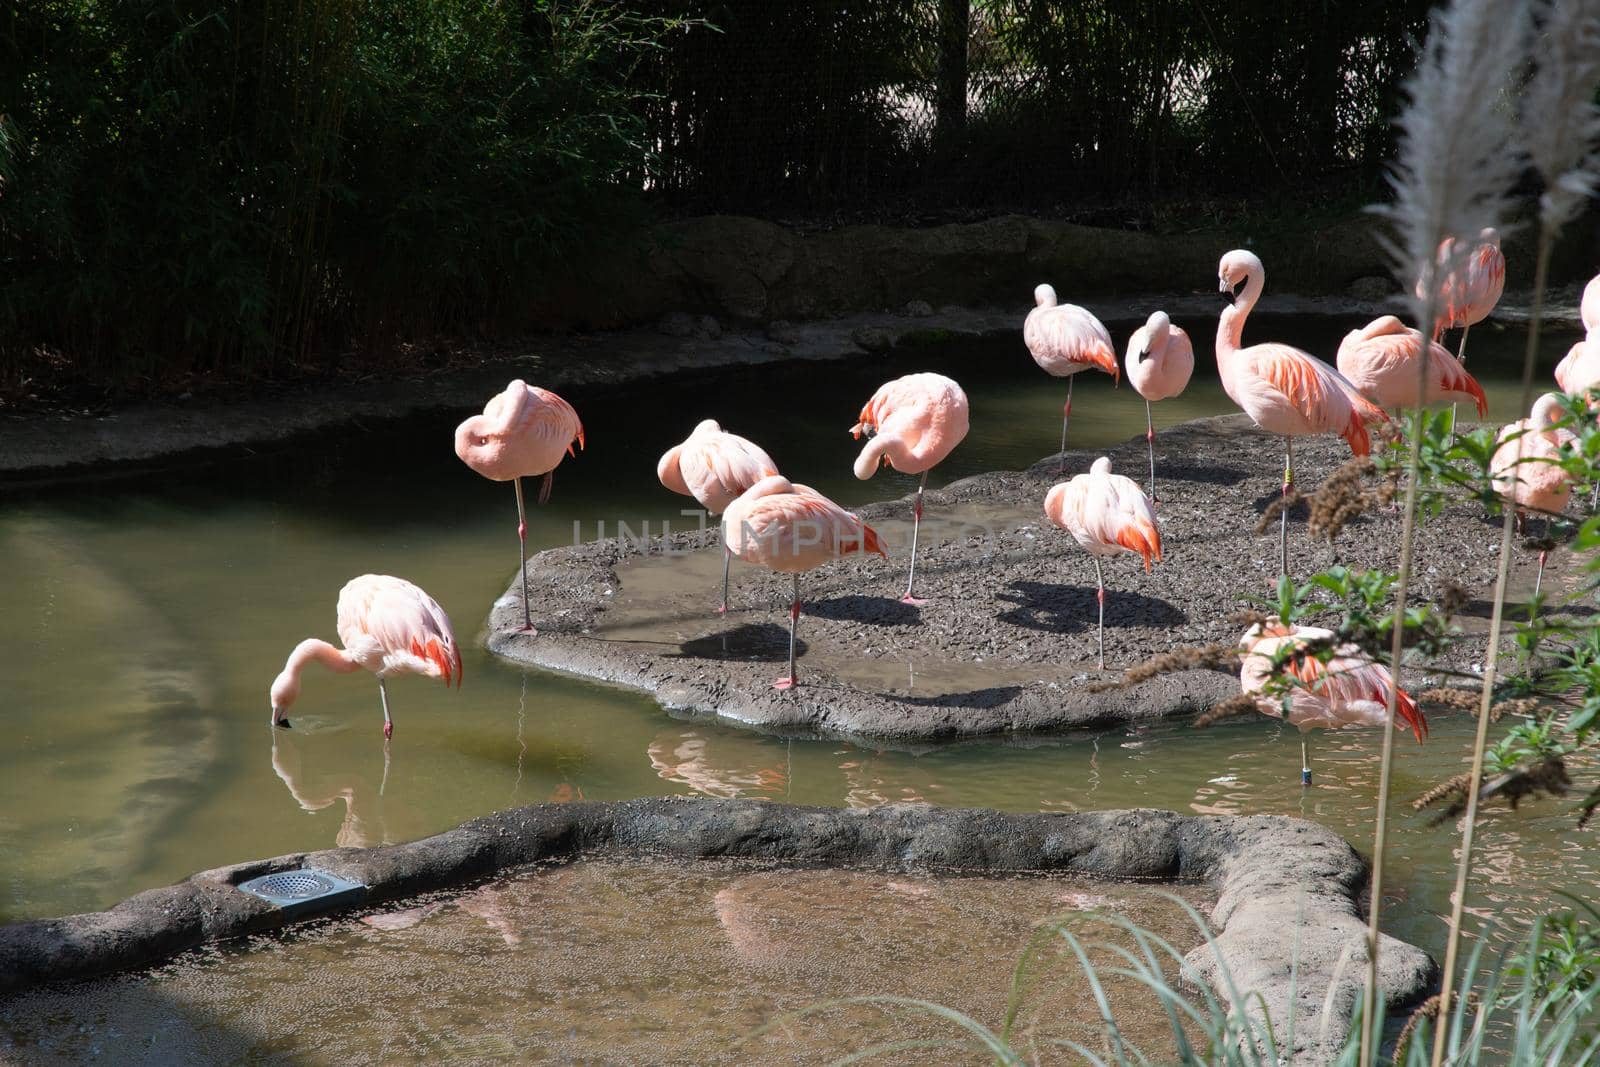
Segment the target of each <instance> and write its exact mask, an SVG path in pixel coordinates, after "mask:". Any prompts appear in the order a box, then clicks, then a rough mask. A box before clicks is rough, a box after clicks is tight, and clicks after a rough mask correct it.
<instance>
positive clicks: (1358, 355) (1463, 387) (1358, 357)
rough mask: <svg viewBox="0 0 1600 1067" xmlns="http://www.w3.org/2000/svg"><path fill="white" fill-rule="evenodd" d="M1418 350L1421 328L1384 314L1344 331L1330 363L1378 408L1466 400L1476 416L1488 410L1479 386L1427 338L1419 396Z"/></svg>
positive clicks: (1434, 342) (1456, 362) (1441, 347)
mask: <svg viewBox="0 0 1600 1067" xmlns="http://www.w3.org/2000/svg"><path fill="white" fill-rule="evenodd" d="M1421 353H1422V331H1421V330H1413V329H1410V328H1409V327H1407V326H1406V325H1405V324H1404V323H1402V322H1401V321H1400V320H1399V319H1397V318H1395V317H1394V316H1393V315H1384V316H1382V317H1381V318H1376V319H1373V320H1372V321H1371V322H1369V323H1367V324H1366V325H1365V326H1363V327H1362V328H1361V329H1359V330H1351V331H1350V332H1349V333H1347V334H1345V335H1344V340H1343V341H1341V342H1339V355H1338V356H1337V358H1336V360H1335V362H1337V363H1338V365H1339V373H1340V374H1343V375H1344V376H1345V377H1346V378H1348V379H1349V380H1350V382H1351V384H1353V385H1354V386H1355V387H1356V388H1357V389H1359V390H1360V391H1361V395H1362V396H1364V397H1366V398H1367V399H1368V400H1370V401H1372V402H1373V403H1374V404H1376V405H1378V406H1379V407H1381V408H1410V407H1416V406H1417V405H1418V403H1422V404H1438V403H1443V402H1445V401H1450V402H1452V403H1454V402H1457V401H1467V402H1469V403H1471V404H1473V405H1475V406H1476V407H1477V409H1478V417H1479V418H1482V417H1483V416H1485V415H1487V414H1489V399H1488V397H1486V396H1484V395H1483V387H1482V386H1481V385H1479V384H1478V381H1477V379H1476V378H1474V377H1473V376H1472V375H1470V374H1468V373H1467V370H1466V368H1465V367H1463V366H1462V365H1461V363H1460V361H1458V360H1457V359H1456V357H1454V356H1452V355H1451V354H1450V350H1449V349H1448V348H1446V347H1445V346H1444V345H1441V344H1440V343H1439V342H1437V341H1430V342H1428V381H1427V388H1426V391H1424V392H1423V393H1422V394H1421V395H1420V396H1419V395H1418V393H1417V379H1418V374H1417V370H1418V368H1417V360H1418V359H1419V358H1421Z"/></svg>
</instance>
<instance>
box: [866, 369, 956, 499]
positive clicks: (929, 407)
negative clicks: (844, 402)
mask: <svg viewBox="0 0 1600 1067" xmlns="http://www.w3.org/2000/svg"><path fill="white" fill-rule="evenodd" d="M967 429H968V422H967V394H966V393H965V392H963V391H962V389H961V386H959V385H957V384H956V383H955V381H953V380H952V379H950V378H946V377H945V376H944V375H942V374H908V375H906V376H905V377H903V378H896V379H894V381H891V382H884V383H883V384H882V385H880V386H879V387H878V391H877V392H875V393H873V394H872V399H871V400H869V401H867V405H866V407H864V408H862V409H861V417H860V421H859V422H857V423H856V424H855V425H854V426H852V427H850V433H851V434H852V435H854V436H855V437H856V438H858V439H859V438H860V437H861V435H862V434H864V433H865V434H868V435H870V439H869V440H868V441H867V443H866V445H865V447H863V448H862V449H861V454H860V455H859V456H857V457H856V462H855V473H856V477H857V478H860V479H863V480H865V479H867V478H871V477H872V475H873V474H874V473H875V472H876V471H877V469H878V467H879V465H880V464H881V463H887V464H889V466H891V467H893V468H894V469H895V470H897V471H900V472H901V473H903V474H922V473H924V472H926V471H928V470H930V469H932V468H933V467H935V466H937V465H938V464H939V463H940V462H941V461H942V460H943V459H944V458H945V457H946V456H948V455H949V454H950V452H951V450H953V449H954V448H955V447H956V445H958V444H960V443H961V440H962V438H964V437H966V436H967Z"/></svg>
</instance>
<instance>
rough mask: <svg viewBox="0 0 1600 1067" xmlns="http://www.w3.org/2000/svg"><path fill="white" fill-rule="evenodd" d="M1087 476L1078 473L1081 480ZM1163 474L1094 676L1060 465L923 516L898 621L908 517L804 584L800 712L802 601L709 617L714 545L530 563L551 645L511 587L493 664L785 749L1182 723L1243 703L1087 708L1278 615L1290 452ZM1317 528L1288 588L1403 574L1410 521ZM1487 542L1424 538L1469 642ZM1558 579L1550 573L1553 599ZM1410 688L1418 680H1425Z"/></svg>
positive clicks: (1243, 428) (1305, 472) (772, 590)
mask: <svg viewBox="0 0 1600 1067" xmlns="http://www.w3.org/2000/svg"><path fill="white" fill-rule="evenodd" d="M1111 455H1112V456H1113V457H1114V461H1115V464H1116V469H1117V470H1119V471H1121V472H1123V473H1127V474H1129V475H1130V476H1132V477H1135V478H1137V479H1139V480H1141V481H1142V480H1143V472H1144V470H1145V468H1146V458H1145V449H1144V440H1143V438H1142V437H1140V438H1136V439H1133V440H1130V441H1128V442H1126V443H1125V444H1123V445H1121V446H1119V447H1117V448H1115V449H1113V450H1111ZM1348 455H1349V452H1348V449H1347V448H1346V446H1345V445H1344V443H1343V442H1342V441H1339V440H1338V439H1336V438H1329V439H1302V441H1300V442H1299V443H1298V444H1297V447H1296V449H1295V461H1296V462H1295V465H1296V469H1297V471H1298V480H1299V481H1300V483H1301V484H1302V485H1306V486H1308V487H1309V486H1313V485H1315V484H1317V483H1318V482H1320V481H1321V479H1322V478H1323V477H1324V476H1325V475H1327V474H1328V473H1329V472H1330V471H1332V470H1333V469H1334V468H1335V467H1337V466H1338V465H1339V464H1340V463H1342V462H1343V461H1344V460H1345V459H1346V458H1348ZM1094 458H1095V456H1094V455H1093V454H1090V453H1087V452H1073V453H1071V454H1069V456H1068V457H1067V460H1066V468H1067V471H1068V472H1069V475H1070V474H1071V473H1073V472H1081V471H1084V470H1086V469H1087V468H1088V466H1089V464H1090V463H1091V462H1092V461H1093V459H1094ZM1156 463H1157V470H1158V477H1159V496H1160V506H1159V509H1158V514H1159V519H1160V522H1161V526H1162V534H1163V538H1164V545H1165V560H1164V562H1162V563H1160V564H1157V565H1156V567H1155V570H1154V573H1153V574H1149V575H1146V574H1145V573H1143V571H1142V570H1141V569H1140V567H1139V565H1138V561H1137V559H1136V557H1131V556H1127V555H1124V556H1121V557H1118V558H1117V559H1116V560H1114V561H1111V562H1109V563H1108V564H1107V565H1106V582H1107V587H1108V593H1107V599H1106V659H1107V665H1108V668H1109V669H1108V670H1105V671H1102V670H1099V669H1098V668H1097V666H1096V663H1095V640H1096V636H1095V585H1094V567H1093V564H1092V563H1091V561H1090V559H1089V557H1088V556H1087V555H1085V554H1084V552H1083V551H1082V550H1081V549H1080V548H1078V546H1077V544H1076V543H1075V542H1074V541H1073V540H1072V539H1071V537H1070V536H1069V535H1067V534H1066V533H1064V532H1062V531H1059V530H1057V529H1055V528H1054V527H1052V526H1050V525H1049V524H1048V523H1047V522H1046V521H1045V520H1044V518H1043V514H1042V501H1043V499H1044V495H1045V492H1046V491H1047V490H1048V489H1049V487H1050V486H1051V485H1053V484H1054V483H1055V482H1057V481H1059V480H1061V478H1060V477H1058V476H1057V474H1056V469H1057V465H1058V461H1057V460H1056V459H1054V458H1052V459H1047V460H1044V461H1041V462H1040V463H1038V464H1036V465H1035V466H1034V467H1032V468H1031V469H1029V470H1027V471H1023V472H996V473H990V474H984V475H979V476H976V477H972V478H967V479H963V480H962V481H959V482H956V483H953V484H952V485H950V486H948V487H946V488H944V489H942V490H939V491H937V492H930V493H929V494H928V496H927V498H926V515H927V519H926V521H925V522H924V530H923V541H922V548H921V551H920V554H919V560H918V579H917V581H918V588H917V592H918V595H919V596H922V597H925V598H927V600H928V603H927V604H926V605H925V606H922V607H911V606H908V605H905V604H902V603H901V602H900V601H899V600H898V597H899V595H900V593H901V592H902V591H903V590H904V585H905V568H906V564H907V548H908V546H909V539H910V534H911V523H910V508H909V505H908V502H907V501H905V500H901V501H896V502H888V503H881V504H874V505H872V506H869V507H867V508H864V509H862V512H861V514H862V515H863V517H864V518H866V519H867V520H868V521H869V522H871V523H872V524H873V525H874V526H875V528H876V529H877V530H878V532H879V534H880V536H882V537H883V538H884V539H885V542H886V544H887V545H888V547H889V552H890V558H889V559H887V560H884V559H879V558H877V557H870V558H863V557H860V556H853V557H849V558H847V559H844V560H840V561H837V562H835V563H832V564H829V565H827V566H826V567H823V568H821V569H819V570H817V571H814V572H811V573H809V574H807V575H805V576H803V578H802V579H801V587H800V588H801V599H802V601H803V602H804V605H805V607H804V615H803V616H802V618H801V620H800V651H801V658H800V668H799V671H800V678H801V682H802V684H801V686H800V687H799V688H798V689H797V690H793V691H789V692H778V691H775V690H773V689H772V687H771V683H772V681H773V680H774V678H776V677H777V676H778V675H779V674H780V673H781V672H782V669H783V667H784V662H785V658H786V656H787V652H788V633H787V625H788V616H787V610H786V609H787V607H788V604H789V593H790V584H789V578H788V576H781V577H780V576H778V575H774V574H772V573H769V572H767V571H765V570H762V569H758V568H754V567H749V566H744V565H742V564H739V563H737V562H736V563H735V565H734V572H733V573H734V592H733V595H732V601H733V608H732V610H730V611H729V613H728V614H727V616H725V617H719V616H718V615H716V614H715V613H714V612H713V611H712V610H711V609H712V608H713V606H714V604H715V599H714V598H715V597H716V595H717V590H716V588H715V587H716V582H717V575H718V573H719V568H720V559H721V557H720V549H719V548H718V547H717V544H716V536H717V530H716V527H715V526H713V527H712V528H711V529H709V530H707V531H704V532H696V533H683V534H674V535H673V536H672V537H671V538H670V539H668V540H663V539H661V538H655V539H652V540H649V541H645V542H627V541H621V540H618V539H611V540H607V541H598V542H591V543H586V544H583V545H578V546H573V547H567V548H560V549H554V550H550V551H547V552H544V553H541V554H539V555H538V556H537V557H535V558H534V559H533V560H531V561H530V564H529V575H530V581H531V588H532V606H533V615H534V624H535V626H536V627H537V629H538V631H539V632H538V634H537V635H536V636H532V637H530V636H528V635H527V634H524V633H521V632H520V626H521V607H520V587H518V586H517V585H516V584H515V583H514V584H513V587H512V588H511V589H509V590H508V591H507V593H506V595H505V596H504V597H502V598H501V599H500V601H499V602H497V603H496V605H495V607H494V609H493V611H492V613H491V615H490V617H489V620H488V644H489V647H490V649H491V650H493V651H494V652H496V653H498V654H500V655H502V656H505V657H507V658H509V659H512V660H516V661H518V662H522V663H528V664H532V665H535V666H539V667H546V668H553V669H558V670H564V671H571V672H574V673H577V674H582V675H585V676H588V677H592V678H597V679H601V680H605V681H610V682H615V683H619V684H622V685H626V686H630V687H634V688H638V689H643V690H647V691H649V692H651V693H653V694H654V695H655V697H656V699H657V700H658V701H659V702H660V703H661V704H663V705H664V706H666V707H668V708H672V709H683V710H687V711H690V712H698V713H704V714H708V715H717V716H720V717H722V718H724V719H727V720H731V721H734V722H738V723H742V724H746V725H750V726H753V727H757V728H760V729H763V730H768V731H773V732H778V733H785V734H796V735H828V736H844V737H856V738H872V739H881V740H893V741H916V740H923V741H926V740H943V739H952V738H957V737H960V736H963V735H975V734H985V733H995V732H1006V731H1040V730H1066V729H1073V728H1080V727H1090V726H1097V725H1101V724H1104V723H1108V722H1116V721H1132V720H1140V719H1149V718H1160V717H1166V716H1172V715H1183V714H1190V713H1193V712H1196V711H1199V710H1202V709H1204V708H1207V707H1209V706H1211V705H1212V704H1214V703H1215V702H1217V701H1218V700H1220V699H1221V698H1223V697H1225V696H1227V695H1230V694H1232V693H1234V692H1237V688H1238V683H1237V681H1236V679H1235V678H1234V677H1233V676H1232V675H1229V674H1222V673H1218V672H1214V671H1208V670H1187V671H1181V672H1178V673H1174V674H1168V675H1164V676H1161V677H1157V678H1153V679H1151V680H1148V681H1146V682H1143V683H1141V684H1139V685H1136V686H1133V687H1131V688H1127V689H1123V690H1117V691H1113V692H1100V693H1095V692H1091V691H1090V689H1089V686H1090V685H1091V684H1092V683H1095V682H1100V681H1106V680H1111V679H1114V678H1117V677H1119V676H1120V672H1121V671H1122V670H1124V669H1126V668H1129V667H1132V666H1133V665H1135V664H1137V663H1140V662H1142V661H1144V660H1146V659H1148V658H1149V657H1151V656H1154V655H1156V654H1159V653H1164V652H1168V651H1170V650H1171V649H1173V648H1174V647H1178V646H1186V645H1195V646H1200V645H1207V644H1212V643H1222V642H1225V643H1229V644H1231V643H1233V642H1236V641H1237V640H1238V638H1239V635H1240V633H1241V630H1242V628H1241V627H1240V626H1239V625H1238V624H1237V623H1236V622H1230V621H1229V616H1231V615H1233V614H1235V613H1236V612H1238V611H1239V610H1240V609H1243V608H1247V607H1250V606H1252V605H1253V603H1254V602H1253V601H1252V599H1251V598H1267V597H1269V596H1270V595H1271V591H1272V588H1273V585H1274V584H1275V582H1276V580H1277V576H1278V540H1277V537H1276V529H1274V530H1273V531H1272V533H1270V534H1267V535H1264V536H1259V537H1258V536H1256V535H1255V533H1254V527H1255V524H1256V521H1257V517H1258V516H1259V515H1260V514H1261V512H1262V510H1263V509H1264V508H1265V507H1266V506H1267V504H1268V503H1269V502H1271V501H1272V500H1273V499H1274V498H1275V497H1276V496H1277V495H1278V487H1279V480H1280V476H1281V471H1282V463H1283V454H1282V451H1281V443H1280V440H1279V439H1274V438H1269V437H1268V436H1266V435H1264V434H1262V433H1260V432H1259V431H1257V430H1255V429H1253V428H1252V427H1251V426H1250V424H1249V421H1248V419H1247V418H1246V417H1245V416H1243V415H1238V416H1224V417H1220V418H1214V419H1204V420H1198V421H1195V422H1190V423H1185V424H1183V425H1182V426H1179V427H1175V428H1173V429H1171V430H1167V431H1164V432H1162V433H1160V434H1158V435H1157V440H1156ZM1305 518H1306V516H1305V512H1304V510H1303V509H1298V510H1297V511H1296V512H1295V513H1294V515H1293V516H1292V517H1291V521H1290V560H1291V567H1292V569H1293V570H1294V571H1295V572H1296V573H1298V574H1300V575H1306V574H1309V573H1311V572H1312V571H1315V570H1319V569H1322V568H1324V567H1326V566H1328V565H1330V564H1333V563H1335V562H1338V563H1343V564H1346V565H1348V566H1350V567H1353V568H1358V569H1359V568H1388V567H1392V566H1393V565H1394V560H1395V546H1396V545H1398V543H1399V537H1400V516H1399V514H1398V511H1380V512H1377V513H1374V514H1370V515H1367V516H1363V517H1361V518H1360V519H1358V520H1356V521H1355V522H1352V523H1351V524H1350V525H1349V526H1347V527H1346V529H1345V531H1344V533H1343V534H1342V536H1341V537H1340V539H1339V541H1338V542H1337V543H1336V544H1334V545H1332V546H1329V545H1328V544H1327V542H1325V541H1317V542H1313V541H1311V540H1309V538H1308V536H1307V533H1306V526H1305ZM1498 539H1499V526H1498V520H1496V521H1495V522H1493V523H1490V522H1489V521H1488V520H1487V519H1486V518H1485V516H1484V512H1483V509H1482V508H1481V507H1475V506H1460V507H1453V508H1449V509H1447V510H1446V511H1445V512H1444V513H1443V514H1441V515H1440V516H1439V517H1438V518H1436V519H1434V520H1432V521H1430V522H1428V523H1427V524H1425V525H1424V526H1423V527H1422V529H1421V530H1420V531H1419V534H1418V540H1417V559H1418V561H1419V562H1418V568H1417V570H1418V574H1417V576H1416V583H1415V586H1414V589H1415V592H1416V594H1417V595H1421V596H1424V597H1435V596H1437V595H1438V594H1439V593H1440V592H1441V591H1442V590H1443V589H1444V587H1445V586H1446V585H1447V584H1449V583H1454V584H1456V585H1459V586H1461V587H1462V588H1463V589H1465V590H1466V591H1467V592H1468V594H1469V597H1470V602H1469V604H1468V605H1467V607H1466V609H1465V612H1464V618H1463V620H1462V622H1463V625H1465V626H1467V627H1472V626H1474V625H1476V624H1477V623H1478V622H1479V621H1481V618H1482V617H1484V616H1486V615H1487V612H1488V610H1489V600H1490V591H1491V590H1492V588H1493V584H1494V577H1495V550H1496V549H1497V547H1498ZM1567 559H1568V556H1567V555H1566V554H1565V553H1564V552H1559V551H1558V552H1557V553H1555V554H1554V555H1553V557H1552V568H1553V570H1554V573H1555V575H1556V576H1557V577H1555V578H1553V579H1552V580H1560V579H1559V575H1560V574H1561V573H1562V571H1563V569H1564V568H1565V565H1566V561H1567ZM1532 566H1533V556H1532V555H1531V554H1529V553H1525V552H1520V551H1519V554H1518V558H1517V561H1516V564H1515V571H1514V573H1515V574H1516V575H1517V576H1518V580H1519V582H1523V583H1524V584H1526V585H1531V581H1532ZM1475 651H1476V650H1475V649H1473V648H1471V647H1463V648H1462V649H1461V650H1460V651H1459V654H1458V655H1456V656H1455V658H1454V659H1453V660H1446V661H1445V662H1446V663H1448V664H1449V665H1451V666H1453V667H1455V668H1458V669H1465V668H1467V667H1468V666H1469V665H1470V663H1471V661H1472V657H1473V655H1474V653H1475ZM1406 683H1407V684H1408V685H1409V686H1410V687H1412V688H1419V687H1420V686H1421V685H1423V684H1426V680H1425V678H1424V677H1422V675H1421V673H1420V672H1419V673H1418V674H1414V675H1413V676H1411V677H1409V678H1408V679H1407V680H1406Z"/></svg>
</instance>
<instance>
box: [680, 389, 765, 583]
mask: <svg viewBox="0 0 1600 1067" xmlns="http://www.w3.org/2000/svg"><path fill="white" fill-rule="evenodd" d="M777 473H778V465H777V464H776V463H774V462H772V457H771V456H769V455H767V453H766V451H765V450H763V449H762V447H761V446H760V445H758V444H756V443H755V442H753V441H750V440H747V439H746V438H743V437H740V436H739V435H738V434H736V433H728V432H727V431H726V430H724V429H723V428H722V427H721V426H718V425H717V421H716V420H715V419H706V420H705V421H704V422H701V423H700V424H699V425H698V426H696V427H695V428H694V432H693V433H691V434H690V435H689V436H688V437H687V438H686V439H685V440H684V441H683V443H682V444H677V445H673V446H672V447H671V448H669V449H667V451H666V454H665V455H663V456H662V457H661V461H660V462H659V463H657V464H656V477H657V478H659V479H661V484H662V485H664V486H666V487H667V488H668V489H671V490H672V491H673V492H674V493H682V494H684V495H685V496H692V497H694V498H695V499H696V500H698V501H699V502H700V506H701V507H703V508H705V509H706V511H707V512H708V513H710V514H712V515H721V514H722V513H723V512H724V511H726V510H727V508H728V505H729V504H731V503H733V502H734V501H735V500H737V499H738V498H739V495H740V494H741V493H743V492H744V491H745V490H746V489H749V488H750V487H751V486H752V485H755V484H756V483H757V482H759V481H760V480H761V479H763V478H767V477H770V476H771V475H774V474H777ZM732 558H733V556H732V554H731V553H730V552H729V551H728V546H727V545H726V544H724V545H723V546H722V606H721V607H720V608H718V609H717V614H718V615H724V614H726V613H727V611H728V561H729V560H731V559H732Z"/></svg>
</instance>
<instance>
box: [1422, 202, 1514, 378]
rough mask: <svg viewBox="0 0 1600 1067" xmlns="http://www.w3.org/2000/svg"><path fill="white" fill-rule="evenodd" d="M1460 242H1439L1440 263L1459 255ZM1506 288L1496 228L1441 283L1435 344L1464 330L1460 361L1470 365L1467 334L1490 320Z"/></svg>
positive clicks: (1482, 234) (1481, 237) (1483, 235)
mask: <svg viewBox="0 0 1600 1067" xmlns="http://www.w3.org/2000/svg"><path fill="white" fill-rule="evenodd" d="M1456 244H1457V242H1456V239H1455V238H1453V237H1446V238H1445V239H1444V240H1443V241H1440V242H1439V253H1438V256H1437V257H1436V262H1437V263H1438V264H1439V265H1440V267H1441V268H1444V267H1446V265H1447V264H1448V263H1449V261H1450V259H1451V257H1452V256H1454V255H1455V254H1456ZM1505 287H1506V257H1505V254H1504V253H1502V252H1501V251H1500V234H1499V233H1498V232H1496V231H1495V230H1494V229H1493V228H1492V227H1491V228H1489V229H1485V230H1483V231H1481V232H1480V233H1479V234H1478V240H1477V243H1476V244H1475V245H1473V247H1472V248H1471V249H1470V250H1468V252H1467V253H1466V255H1465V257H1464V258H1463V259H1461V260H1460V261H1459V262H1458V263H1457V264H1456V265H1455V266H1454V268H1453V269H1447V270H1445V271H1444V275H1443V277H1441V278H1440V279H1439V304H1440V307H1439V309H1438V313H1437V315H1438V317H1437V318H1436V319H1435V320H1434V324H1433V337H1434V340H1436V341H1437V340H1438V339H1439V335H1440V334H1442V333H1443V332H1444V331H1446V330H1449V329H1454V328H1455V327H1457V326H1460V327H1462V331H1461V343H1460V346H1459V348H1458V349H1457V352H1456V358H1457V359H1459V360H1461V362H1462V364H1463V365H1465V363H1466V356H1465V352H1466V348H1467V331H1468V330H1470V329H1471V328H1472V327H1473V326H1475V325H1477V324H1478V323H1480V322H1482V321H1483V320H1484V319H1486V318H1488V317H1489V312H1491V311H1493V310H1494V306H1495V305H1496V304H1497V303H1499V302H1500V294H1501V293H1502V292H1504V291H1505ZM1422 295H1423V290H1422V283H1421V282H1420V281H1419V282H1418V283H1417V296H1419V297H1420V296H1422Z"/></svg>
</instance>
